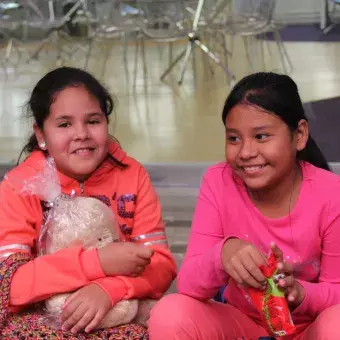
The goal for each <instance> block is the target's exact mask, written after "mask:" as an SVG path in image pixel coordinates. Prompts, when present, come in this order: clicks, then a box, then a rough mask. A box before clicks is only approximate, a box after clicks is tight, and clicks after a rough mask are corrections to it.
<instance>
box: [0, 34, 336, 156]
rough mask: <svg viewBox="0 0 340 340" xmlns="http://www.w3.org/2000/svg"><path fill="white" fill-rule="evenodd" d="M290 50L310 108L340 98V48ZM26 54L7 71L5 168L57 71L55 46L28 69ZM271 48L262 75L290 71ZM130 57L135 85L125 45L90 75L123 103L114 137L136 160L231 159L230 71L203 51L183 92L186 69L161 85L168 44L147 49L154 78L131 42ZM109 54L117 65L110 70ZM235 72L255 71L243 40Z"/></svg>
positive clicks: (0, 146) (106, 46)
mask: <svg viewBox="0 0 340 340" xmlns="http://www.w3.org/2000/svg"><path fill="white" fill-rule="evenodd" d="M212 43H213V41H212ZM285 46H286V48H287V51H288V53H289V55H290V57H291V59H292V62H293V65H294V69H293V70H292V71H291V72H290V75H291V76H292V77H293V78H294V80H295V81H296V82H297V83H298V85H299V88H300V93H301V96H302V98H303V100H304V101H312V100H318V99H325V98H331V97H335V96H338V95H339V93H340V66H339V62H338V60H339V58H338V56H339V55H340V43H338V42H327V43H319V42H306V43H304V42H297V43H295V42H289V43H286V44H285ZM19 47H20V49H22V50H23V52H24V53H23V58H22V62H20V64H19V66H18V67H17V68H16V70H13V69H11V68H9V69H8V72H7V76H6V75H5V72H4V70H3V69H1V68H0V75H1V82H0V85H1V101H0V117H1V118H0V160H2V161H12V160H14V159H16V157H17V155H18V153H19V151H20V148H21V146H22V144H23V141H24V138H25V137H27V135H28V133H29V131H30V129H31V122H30V121H29V120H26V119H25V118H24V113H25V111H24V104H25V102H26V101H27V99H28V98H29V94H30V91H31V90H32V88H33V86H34V84H35V83H36V82H37V80H39V78H40V77H41V76H42V75H44V74H45V73H46V72H47V71H48V70H50V69H52V68H54V67H56V52H55V45H53V44H50V45H48V46H46V47H45V48H44V49H43V50H42V52H41V54H40V55H39V58H38V59H37V60H33V61H31V62H30V63H28V64H27V63H25V62H24V59H25V57H26V52H27V51H29V52H30V53H32V51H34V49H35V48H36V45H34V44H33V45H32V44H31V45H30V46H28V47H27V46H19ZM83 47H85V48H84V50H78V51H77V52H75V53H74V54H73V57H72V56H71V57H70V56H68V55H66V54H64V64H67V65H72V66H78V67H83V66H84V58H85V55H86V48H87V45H84V44H83ZM183 47H185V44H184V42H178V43H175V45H174V48H173V55H174V56H175V55H176V54H177V53H178V52H179V51H180V50H181V49H182V48H183ZM267 47H268V48H270V49H271V51H272V55H271V56H270V54H267V55H266V56H265V58H264V60H263V59H262V58H261V57H260V56H261V54H260V53H258V58H257V59H256V61H257V70H263V69H266V70H274V71H282V67H281V63H280V59H279V57H278V53H277V48H276V45H275V43H274V42H268V43H267V46H266V49H265V51H267ZM127 51H128V53H127V56H128V58H127V59H128V61H127V68H128V72H129V74H128V79H127V77H126V75H125V72H124V62H123V54H122V46H121V45H120V43H119V42H117V41H116V42H112V41H110V42H105V43H95V44H94V45H93V48H92V51H91V57H90V59H89V63H88V70H89V71H91V72H92V73H93V74H94V75H96V76H97V77H98V78H100V79H101V80H102V81H103V82H104V83H105V84H106V85H107V86H108V87H109V89H110V91H111V92H112V93H113V94H114V95H115V96H116V100H117V107H116V121H115V122H112V130H113V131H114V134H115V136H116V137H117V138H118V139H119V140H120V142H121V144H122V145H123V147H124V148H125V149H126V150H127V151H128V153H129V154H131V155H132V156H134V157H136V158H137V159H138V160H140V161H142V162H144V163H173V162H175V163H185V162H203V163H205V162H215V161H219V160H221V159H223V157H224V132H223V126H222V123H221V119H220V114H221V110H222V107H223V102H224V100H225V98H226V96H227V94H228V91H229V86H228V82H227V78H226V76H225V75H224V73H223V71H222V70H221V69H220V68H219V67H218V66H214V65H213V64H212V63H210V66H209V64H208V62H207V59H206V58H204V56H203V55H202V53H201V52H200V51H197V52H196V54H195V58H194V63H192V64H190V65H189V68H188V70H187V72H186V74H185V79H184V83H183V84H182V86H178V85H177V82H176V79H177V77H178V71H179V70H178V68H176V69H175V70H174V72H173V73H172V74H170V76H169V77H167V78H166V80H165V81H164V82H161V81H160V75H161V74H162V72H163V71H164V70H165V69H166V67H167V65H168V60H169V52H168V45H167V44H163V45H161V44H159V45H157V44H155V43H151V42H146V44H145V62H146V72H145V71H143V58H142V54H141V53H139V54H138V69H137V76H136V82H134V78H135V77H134V69H135V44H133V42H129V44H128V49H127ZM259 51H260V49H259ZM4 52H5V51H4V49H2V50H0V53H4ZM106 53H107V54H108V56H109V58H108V60H107V62H106V66H105V67H104V64H105V63H104V60H105V54H106ZM266 53H267V52H266ZM0 55H1V54H0ZM16 57H17V56H16V54H15V53H14V54H13V56H12V57H11V61H12V62H15V61H16ZM65 60H67V61H66V62H65ZM193 65H195V67H193ZM229 66H230V68H231V70H232V71H233V72H234V73H235V75H236V78H237V79H240V78H241V77H242V76H244V75H246V74H248V73H250V72H251V68H250V66H249V63H248V62H247V58H246V54H245V50H244V46H243V43H242V41H239V40H236V42H235V47H234V53H233V56H232V58H230V59H229ZM194 70H195V72H194ZM211 70H213V72H214V74H213V75H212V73H211Z"/></svg>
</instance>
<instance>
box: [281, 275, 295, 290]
mask: <svg viewBox="0 0 340 340" xmlns="http://www.w3.org/2000/svg"><path fill="white" fill-rule="evenodd" d="M294 284H295V279H294V277H293V276H287V277H286V278H284V279H281V280H279V287H281V288H290V287H293V286H294Z"/></svg>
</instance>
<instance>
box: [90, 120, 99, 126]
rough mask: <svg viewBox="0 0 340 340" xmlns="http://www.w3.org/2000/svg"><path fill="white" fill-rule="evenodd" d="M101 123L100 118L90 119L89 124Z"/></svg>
mask: <svg viewBox="0 0 340 340" xmlns="http://www.w3.org/2000/svg"><path fill="white" fill-rule="evenodd" d="M99 123H100V121H99V120H89V121H88V124H90V125H93V124H99Z"/></svg>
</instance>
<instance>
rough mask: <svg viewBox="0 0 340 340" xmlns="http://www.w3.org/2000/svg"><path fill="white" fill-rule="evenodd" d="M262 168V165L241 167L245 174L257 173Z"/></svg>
mask: <svg viewBox="0 0 340 340" xmlns="http://www.w3.org/2000/svg"><path fill="white" fill-rule="evenodd" d="M262 168H264V165H259V166H245V167H243V169H244V170H245V171H247V172H255V171H259V170H261V169H262Z"/></svg>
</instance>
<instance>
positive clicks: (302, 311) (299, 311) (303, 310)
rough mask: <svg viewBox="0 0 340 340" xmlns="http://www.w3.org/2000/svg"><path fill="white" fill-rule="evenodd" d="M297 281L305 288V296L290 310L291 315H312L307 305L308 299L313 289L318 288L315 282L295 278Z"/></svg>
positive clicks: (312, 293)
mask: <svg viewBox="0 0 340 340" xmlns="http://www.w3.org/2000/svg"><path fill="white" fill-rule="evenodd" d="M296 281H297V282H299V283H300V285H301V286H302V287H303V288H304V289H305V297H304V299H303V300H302V302H301V303H300V305H299V306H297V307H296V308H295V309H294V310H293V311H292V316H300V315H306V314H307V315H310V316H311V317H314V316H315V315H314V313H313V311H312V310H311V309H310V306H309V300H310V298H311V296H313V295H314V291H315V290H316V289H318V287H317V284H315V283H312V282H306V281H302V280H296Z"/></svg>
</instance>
